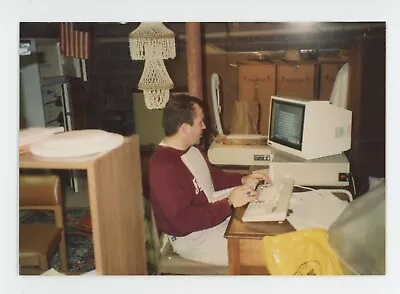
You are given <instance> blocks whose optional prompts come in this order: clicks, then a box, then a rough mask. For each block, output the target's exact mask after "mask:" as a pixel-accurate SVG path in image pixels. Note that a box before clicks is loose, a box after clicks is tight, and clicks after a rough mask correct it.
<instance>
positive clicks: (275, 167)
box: [254, 151, 350, 187]
mask: <svg viewBox="0 0 400 294" xmlns="http://www.w3.org/2000/svg"><path fill="white" fill-rule="evenodd" d="M267 168H268V170H269V174H270V176H271V178H272V179H273V180H275V181H279V180H280V179H282V178H283V177H284V176H289V177H291V178H293V179H294V183H295V185H300V186H317V187H318V186H327V187H328V186H329V187H330V186H332V187H346V186H349V177H350V176H349V174H350V163H349V161H348V159H347V157H346V155H345V154H344V153H341V154H337V155H332V156H327V157H322V158H318V159H312V160H305V159H301V158H298V157H296V156H292V155H290V154H287V153H283V152H278V151H274V156H273V160H272V162H270V163H269V164H268V166H267ZM254 169H257V168H254Z"/></svg>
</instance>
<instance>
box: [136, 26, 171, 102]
mask: <svg viewBox="0 0 400 294" xmlns="http://www.w3.org/2000/svg"><path fill="white" fill-rule="evenodd" d="M129 49H130V54H131V57H132V59H133V60H144V61H145V64H144V70H143V74H142V77H141V78H140V81H139V85H138V88H139V89H140V90H143V93H144V97H145V103H146V107H147V108H149V109H158V108H164V106H165V104H166V103H167V101H168V99H169V90H170V89H172V88H173V87H174V84H173V82H172V80H171V78H170V77H169V75H168V72H167V69H166V68H165V65H164V61H163V60H164V59H169V58H175V56H176V51H175V34H174V32H172V31H171V30H169V29H168V28H167V27H166V26H164V24H163V23H162V22H142V23H141V24H140V25H139V26H138V27H137V28H136V29H135V30H134V31H133V32H131V33H130V34H129Z"/></svg>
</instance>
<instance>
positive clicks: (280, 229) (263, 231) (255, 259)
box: [224, 206, 295, 275]
mask: <svg viewBox="0 0 400 294" xmlns="http://www.w3.org/2000/svg"><path fill="white" fill-rule="evenodd" d="M246 207H247V206H244V207H239V208H236V209H235V211H234V213H233V215H232V217H231V220H230V221H229V224H228V227H227V228H226V231H225V235H224V236H225V238H227V240H228V259H229V269H228V271H229V274H230V275H268V274H269V273H268V271H267V269H266V266H265V263H264V257H263V252H262V238H263V237H264V236H267V235H269V236H272V235H277V234H283V233H287V232H292V231H295V229H294V228H293V227H292V225H291V224H290V223H289V222H288V221H287V220H285V221H284V222H282V223H281V224H280V223H278V222H254V223H248V222H247V223H244V222H242V216H243V213H244V211H245V209H246Z"/></svg>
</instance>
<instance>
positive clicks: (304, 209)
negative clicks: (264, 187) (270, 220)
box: [287, 190, 348, 230]
mask: <svg viewBox="0 0 400 294" xmlns="http://www.w3.org/2000/svg"><path fill="white" fill-rule="evenodd" d="M347 204H348V202H346V201H342V200H340V199H339V198H337V197H336V196H335V195H334V194H332V193H331V192H329V191H325V190H324V191H322V190H315V191H308V192H301V193H293V196H292V198H291V200H290V209H291V210H292V211H293V212H292V213H291V214H290V215H289V216H288V217H287V220H288V221H289V222H290V223H291V224H292V226H293V227H294V228H295V229H296V230H304V229H308V228H320V227H322V228H325V229H329V227H330V226H331V224H332V223H333V222H334V221H335V220H336V219H337V218H338V217H339V215H340V214H341V213H342V211H343V210H344V209H345V208H346V206H347Z"/></svg>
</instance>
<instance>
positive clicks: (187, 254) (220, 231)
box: [168, 217, 230, 265]
mask: <svg viewBox="0 0 400 294" xmlns="http://www.w3.org/2000/svg"><path fill="white" fill-rule="evenodd" d="M229 219H230V217H228V218H227V219H225V220H224V221H223V222H222V223H220V224H219V225H217V226H215V227H213V228H210V229H206V230H202V231H198V232H193V233H191V234H189V235H186V236H183V237H174V236H168V238H169V240H170V242H171V244H172V248H173V249H174V252H176V253H177V254H179V255H180V256H182V257H184V258H186V259H190V260H194V261H200V262H204V263H208V264H214V265H228V242H227V240H226V239H225V238H224V233H225V230H226V227H227V226H228V223H229Z"/></svg>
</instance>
